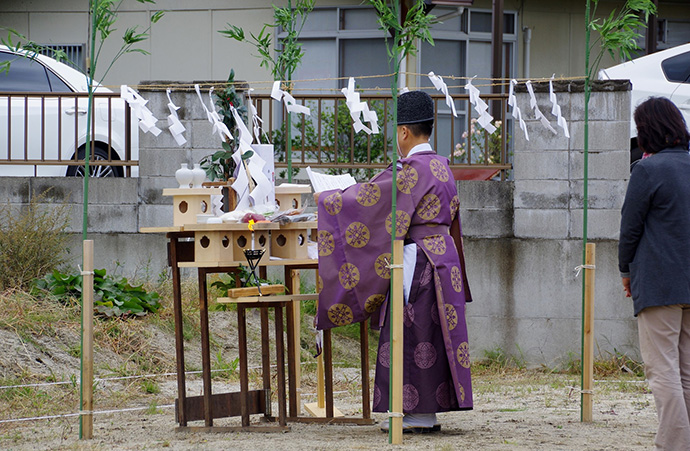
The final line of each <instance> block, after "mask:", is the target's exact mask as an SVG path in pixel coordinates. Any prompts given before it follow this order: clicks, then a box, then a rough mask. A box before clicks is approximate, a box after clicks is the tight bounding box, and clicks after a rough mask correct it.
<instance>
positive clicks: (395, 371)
mask: <svg viewBox="0 0 690 451" xmlns="http://www.w3.org/2000/svg"><path fill="white" fill-rule="evenodd" d="M393 249H394V252H393V269H392V270H391V272H392V274H391V277H392V279H393V292H392V296H391V316H390V324H391V393H392V396H391V401H392V402H391V406H392V409H391V413H392V414H393V415H394V416H392V417H391V419H390V430H391V444H393V445H400V444H402V421H403V418H402V413H403V407H402V401H403V400H402V386H403V268H402V265H403V241H402V240H397V241H396V242H395V244H394V246H393Z"/></svg>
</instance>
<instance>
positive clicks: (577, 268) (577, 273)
mask: <svg viewBox="0 0 690 451" xmlns="http://www.w3.org/2000/svg"><path fill="white" fill-rule="evenodd" d="M583 269H597V266H596V265H579V266H576V267H575V269H573V271H575V278H578V277H580V273H581V272H582V270H583Z"/></svg>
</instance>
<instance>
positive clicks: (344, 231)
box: [316, 151, 472, 413]
mask: <svg viewBox="0 0 690 451" xmlns="http://www.w3.org/2000/svg"><path fill="white" fill-rule="evenodd" d="M392 175H393V171H392V167H389V168H388V169H386V170H385V171H383V172H381V173H380V174H378V175H376V176H375V177H374V178H372V179H371V180H370V181H369V182H367V183H360V184H356V185H353V186H351V187H349V188H347V189H345V190H332V191H325V192H322V193H320V195H319V206H318V208H319V213H318V249H319V276H320V277H321V279H322V280H321V287H322V288H321V292H320V295H319V306H318V311H317V319H316V322H317V328H318V329H330V328H333V327H337V326H344V325H347V324H351V323H357V322H361V321H364V320H366V319H367V318H370V317H371V318H372V323H374V324H375V325H382V330H381V338H380V341H379V351H378V358H377V365H376V382H375V384H374V400H373V408H374V411H376V412H385V411H387V410H388V378H389V370H388V368H389V355H390V344H389V341H390V333H389V331H390V329H389V326H390V325H389V322H388V321H387V318H386V315H387V308H386V304H387V297H388V291H389V287H390V277H391V273H390V268H389V266H388V265H389V262H390V261H391V230H392V227H393V225H392V220H391V217H392V215H391V194H392V192H391V190H392V186H393V184H392V178H393V177H392ZM396 187H397V209H396V211H397V214H396V221H395V222H396V224H395V228H396V232H395V234H396V238H397V239H405V240H406V242H414V243H416V244H417V258H416V265H415V273H414V278H413V282H412V287H411V290H410V294H409V302H408V303H407V305H405V309H404V326H405V327H404V351H403V353H404V370H403V409H404V412H405V413H433V412H444V411H449V410H468V409H471V408H472V385H471V378H470V359H469V346H468V342H467V326H466V323H465V302H469V301H471V298H470V294H469V286H468V284H467V279H466V277H465V268H464V258H463V257H462V248H460V249H457V247H456V243H455V241H454V240H453V238H452V237H451V234H450V229H451V225H453V221H454V220H456V221H458V222H457V224H454V226H455V227H457V236H458V237H459V236H460V229H459V215H458V210H459V204H460V201H459V199H458V195H457V189H456V186H455V180H454V178H453V175H452V173H451V171H450V168H449V167H448V159H447V158H444V157H440V156H438V155H436V154H435V153H434V152H433V151H423V152H418V153H415V154H414V155H413V156H411V157H409V158H404V159H400V160H399V161H398V173H397V181H396ZM460 246H461V244H460ZM458 250H459V251H460V252H458Z"/></svg>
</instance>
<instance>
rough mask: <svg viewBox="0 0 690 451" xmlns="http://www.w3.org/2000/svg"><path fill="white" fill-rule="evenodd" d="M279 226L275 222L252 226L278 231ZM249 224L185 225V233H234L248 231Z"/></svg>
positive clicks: (258, 223)
mask: <svg viewBox="0 0 690 451" xmlns="http://www.w3.org/2000/svg"><path fill="white" fill-rule="evenodd" d="M279 228H280V224H278V223H275V222H257V223H256V224H254V230H278V229H279ZM248 229H249V224H247V223H245V222H224V223H222V224H185V225H184V230H185V231H189V230H191V231H193V232H199V231H201V232H203V231H216V232H225V231H234V230H248Z"/></svg>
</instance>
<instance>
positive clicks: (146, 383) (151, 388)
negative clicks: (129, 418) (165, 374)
mask: <svg viewBox="0 0 690 451" xmlns="http://www.w3.org/2000/svg"><path fill="white" fill-rule="evenodd" d="M141 388H142V390H143V391H144V393H146V394H149V395H157V394H158V393H160V392H161V388H160V386H159V385H158V382H156V381H154V380H152V379H143V380H142V381H141Z"/></svg>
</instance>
